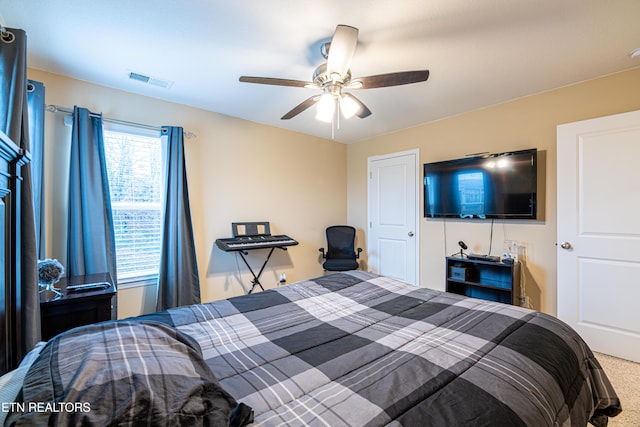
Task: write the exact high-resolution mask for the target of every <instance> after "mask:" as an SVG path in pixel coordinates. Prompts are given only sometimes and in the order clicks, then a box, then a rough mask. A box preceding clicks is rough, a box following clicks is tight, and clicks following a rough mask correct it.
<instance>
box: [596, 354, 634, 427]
mask: <svg viewBox="0 0 640 427" xmlns="http://www.w3.org/2000/svg"><path fill="white" fill-rule="evenodd" d="M595 356H596V358H597V359H598V362H600V365H602V368H603V369H604V371H605V372H606V373H607V376H608V377H609V380H610V381H611V384H613V388H615V390H616V393H618V396H619V397H620V401H621V403H622V413H621V414H620V415H618V416H617V417H613V418H610V419H609V426H608V427H638V426H640V363H633V362H629V361H628V360H623V359H618V358H616V357H613V356H608V355H606V354H602V353H595Z"/></svg>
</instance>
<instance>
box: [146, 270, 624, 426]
mask: <svg viewBox="0 0 640 427" xmlns="http://www.w3.org/2000/svg"><path fill="white" fill-rule="evenodd" d="M149 317H150V318H152V319H155V320H161V321H163V322H165V323H168V324H170V325H172V326H174V327H175V328H177V329H178V330H180V331H181V332H184V333H186V334H188V335H190V336H191V337H193V338H194V339H195V340H196V341H197V342H198V343H199V345H200V347H201V349H202V354H203V357H204V359H205V361H206V363H207V364H208V365H209V367H210V368H211V370H212V372H213V373H214V374H215V376H216V377H217V379H218V380H219V381H220V384H221V385H222V387H223V388H224V389H225V390H226V391H227V392H229V394H231V396H233V397H234V398H235V399H236V400H237V401H238V402H243V403H245V404H247V405H249V406H251V407H252V408H253V410H254V413H255V423H256V425H264V426H270V425H278V426H280V425H292V426H300V425H317V426H331V427H336V426H361V425H362V426H374V425H391V426H399V425H403V426H502V425H503V426H585V425H586V424H587V422H589V421H591V422H592V423H593V424H595V425H598V426H604V425H606V421H607V417H608V416H614V415H616V414H617V413H618V412H620V410H621V407H620V402H619V399H618V397H617V396H616V394H615V392H614V391H613V389H612V387H611V384H610V383H609V381H608V379H607V378H606V376H605V374H604V372H603V371H602V369H601V368H600V365H599V364H598V362H597V360H596V359H595V358H594V357H593V354H592V353H591V351H590V350H589V348H587V346H586V345H585V343H584V342H583V341H582V339H581V338H580V337H579V336H578V335H577V334H576V333H575V332H574V331H573V330H571V329H570V328H569V327H568V326H566V325H565V324H563V323H562V322H560V321H558V320H557V319H555V318H553V317H551V316H548V315H545V314H542V313H539V312H535V311H532V310H528V309H523V308H520V307H514V306H511V305H505V304H499V303H492V302H487V301H480V300H476V299H469V298H464V297H461V296H457V295H452V294H447V293H442V292H437V291H433V290H429V289H424V288H417V287H414V286H410V285H406V284H403V283H401V282H398V281H395V280H392V279H389V278H384V277H380V276H376V275H373V274H369V273H366V272H362V271H354V272H347V273H338V274H333V275H330V276H324V277H321V278H317V279H314V280H309V281H304V282H299V283H296V284H292V285H289V286H285V287H281V288H278V289H275V290H267V291H265V292H260V293H255V294H251V295H247V296H242V297H237V298H231V299H228V300H223V301H216V302H212V303H207V304H200V305H194V306H189V307H182V308H179V309H174V310H169V311H168V312H164V313H158V314H154V315H151V316H149Z"/></svg>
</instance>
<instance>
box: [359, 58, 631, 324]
mask: <svg viewBox="0 0 640 427" xmlns="http://www.w3.org/2000/svg"><path fill="white" fill-rule="evenodd" d="M638 109H640V69H635V70H631V71H628V72H625V73H620V74H616V75H611V76H607V77H603V78H599V79H596V80H592V81H588V82H584V83H581V84H577V85H573V86H569V87H565V88H561V89H558V90H554V91H550V92H546V93H542V94H538V95H534V96H530V97H527V98H522V99H518V100H515V101H512V102H508V103H504V104H500V105H496V106H492V107H488V108H485V109H482V110H478V111H473V112H470V113H466V114H462V115H459V116H455V117H451V118H447V119H444V120H440V121H437V122H432V123H429V124H425V125H422V126H418V127H415V128H412V129H408V130H405V131H402V132H397V133H394V134H390V135H385V136H382V137H379V138H374V139H372V140H368V141H363V142H359V143H356V144H351V145H349V146H348V147H347V167H348V175H347V182H348V190H347V198H348V216H347V217H348V222H349V223H350V224H352V225H354V226H356V227H358V228H359V229H360V230H365V229H366V223H367V181H366V170H367V158H368V157H369V156H374V155H381V154H386V153H392V152H398V151H403V150H408V149H414V148H419V149H420V157H421V163H426V162H432V161H439V160H447V159H452V158H458V157H463V156H464V155H465V154H468V153H477V152H483V151H490V152H501V151H511V150H518V149H525V148H533V147H535V148H537V149H538V150H539V159H540V162H539V164H540V167H541V168H542V171H543V173H542V174H541V175H540V178H543V180H544V181H543V182H542V183H541V184H540V187H541V188H539V191H540V190H542V191H543V193H542V194H540V193H539V199H540V202H544V203H543V207H542V209H541V210H542V212H540V213H541V214H542V217H541V219H540V220H538V221H532V222H527V221H502V220H500V221H495V223H494V230H493V231H494V234H493V248H492V254H494V255H496V254H501V253H502V247H503V241H504V240H505V239H508V240H517V241H519V242H523V243H524V244H526V248H527V257H526V288H527V294H528V295H530V297H531V299H532V304H533V306H534V308H536V309H539V310H541V311H544V312H547V313H549V314H553V315H555V314H556V247H555V241H556V201H555V200H556V148H555V147H556V126H557V125H558V124H561V123H568V122H573V121H578V120H584V119H589V118H594V117H600V116H606V115H610V114H616V113H622V112H626V111H633V110H638ZM421 173H422V172H421ZM613 190H615V189H613ZM421 197H422V196H421ZM420 206H422V200H420ZM422 214H423V212H422V207H421V208H420V215H422ZM490 233H491V226H490V221H479V220H475V221H460V220H447V221H443V220H432V219H429V220H426V219H424V218H423V217H421V220H420V238H421V242H420V258H421V260H420V283H421V285H422V286H427V287H430V288H434V289H440V290H444V283H445V261H444V257H445V256H446V255H449V254H452V253H454V252H456V251H457V250H459V248H458V245H457V242H458V241H459V240H464V241H465V242H466V243H467V244H468V245H469V248H470V250H471V251H472V252H477V253H487V252H488V250H489V242H490ZM445 236H446V237H445ZM365 254H366V252H365ZM365 256H366V255H365ZM603 285H605V284H603Z"/></svg>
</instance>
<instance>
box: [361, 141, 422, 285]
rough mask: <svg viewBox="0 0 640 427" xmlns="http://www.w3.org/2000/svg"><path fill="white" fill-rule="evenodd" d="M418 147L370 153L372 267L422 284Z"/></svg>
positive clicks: (369, 252) (369, 243) (369, 255)
mask: <svg viewBox="0 0 640 427" xmlns="http://www.w3.org/2000/svg"><path fill="white" fill-rule="evenodd" d="M419 159H420V152H419V151H418V150H411V151H405V152H401V153H394V154H389V155H385V156H375V157H370V158H369V162H368V166H369V171H368V172H369V190H368V193H369V233H368V239H367V259H368V263H369V271H371V272H373V273H377V274H381V275H383V276H388V277H393V278H395V279H398V280H402V281H403V282H406V283H410V284H412V285H417V284H418V277H419V275H418V265H419V264H418V242H419V239H418V216H419V209H418V200H419V194H418V188H419V186H418V175H419Z"/></svg>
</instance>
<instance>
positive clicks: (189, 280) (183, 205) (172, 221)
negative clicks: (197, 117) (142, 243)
mask: <svg viewBox="0 0 640 427" xmlns="http://www.w3.org/2000/svg"><path fill="white" fill-rule="evenodd" d="M162 140H163V143H164V146H165V147H166V156H165V158H166V163H165V171H166V173H165V180H166V181H165V189H164V190H165V206H164V214H163V225H162V227H163V230H162V233H163V234H162V249H161V255H160V272H159V275H158V298H157V303H156V309H157V310H158V311H161V310H166V309H168V308H173V307H179V306H182V305H188V304H196V303H199V302H200V279H199V277H198V265H197V261H196V249H195V244H194V241H193V228H192V226H191V211H190V210H189V191H188V189H187V171H186V167H185V158H184V136H183V130H182V128H181V127H175V126H166V127H163V128H162Z"/></svg>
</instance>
